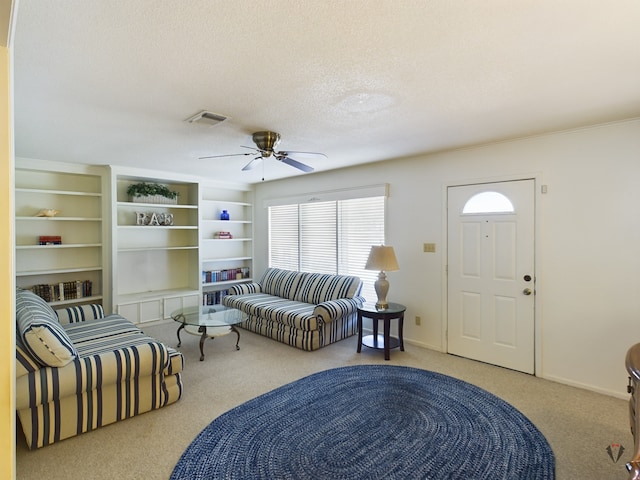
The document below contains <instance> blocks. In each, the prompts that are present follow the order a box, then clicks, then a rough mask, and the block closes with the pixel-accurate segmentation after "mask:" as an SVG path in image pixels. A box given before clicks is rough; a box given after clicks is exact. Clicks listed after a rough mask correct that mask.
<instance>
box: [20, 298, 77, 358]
mask: <svg viewBox="0 0 640 480" xmlns="http://www.w3.org/2000/svg"><path fill="white" fill-rule="evenodd" d="M16 323H17V325H16V326H17V333H18V335H20V337H21V338H22V341H23V342H24V345H25V347H26V348H27V350H28V351H29V353H30V354H31V355H32V356H33V358H34V359H35V360H36V361H38V362H39V363H40V364H41V365H43V366H49V367H64V366H65V365H66V364H68V363H69V362H71V361H72V360H73V359H74V358H75V357H76V356H77V355H78V352H77V351H76V348H75V347H74V346H73V343H72V342H71V340H70V339H69V336H68V335H67V333H66V332H65V331H64V329H63V328H62V326H61V325H60V323H59V322H58V317H57V316H56V313H55V312H54V311H53V309H52V308H51V306H50V305H48V304H47V303H46V302H45V301H44V300H43V299H42V298H40V297H39V296H37V295H36V294H35V293H33V292H30V291H28V290H18V291H17V292H16Z"/></svg>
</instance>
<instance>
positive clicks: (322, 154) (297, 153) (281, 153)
mask: <svg viewBox="0 0 640 480" xmlns="http://www.w3.org/2000/svg"><path fill="white" fill-rule="evenodd" d="M278 155H282V156H283V157H288V156H289V155H296V156H297V155H309V156H314V157H324V158H328V157H327V156H326V155H325V154H324V153H320V152H296V151H294V150H287V151H283V152H278Z"/></svg>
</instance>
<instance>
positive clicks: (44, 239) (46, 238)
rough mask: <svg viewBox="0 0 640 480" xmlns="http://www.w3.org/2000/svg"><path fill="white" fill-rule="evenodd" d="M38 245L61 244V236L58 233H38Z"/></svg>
mask: <svg viewBox="0 0 640 480" xmlns="http://www.w3.org/2000/svg"><path fill="white" fill-rule="evenodd" d="M38 245H62V237H61V236H60V235H40V236H39V237H38Z"/></svg>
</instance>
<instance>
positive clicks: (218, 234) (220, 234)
mask: <svg viewBox="0 0 640 480" xmlns="http://www.w3.org/2000/svg"><path fill="white" fill-rule="evenodd" d="M213 237H214V238H220V239H228V238H233V235H231V232H216V233H215V234H214V235H213Z"/></svg>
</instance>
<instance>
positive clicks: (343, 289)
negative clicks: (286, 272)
mask: <svg viewBox="0 0 640 480" xmlns="http://www.w3.org/2000/svg"><path fill="white" fill-rule="evenodd" d="M361 287H362V281H361V280H360V279H359V278H358V277H353V276H349V275H331V274H328V273H305V274H304V277H303V279H302V281H301V282H300V283H299V285H298V289H297V291H296V293H295V295H294V297H293V300H297V301H299V302H305V303H313V304H318V303H322V302H325V301H327V300H337V299H339V298H353V297H355V296H356V295H357V294H358V293H360V289H361Z"/></svg>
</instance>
